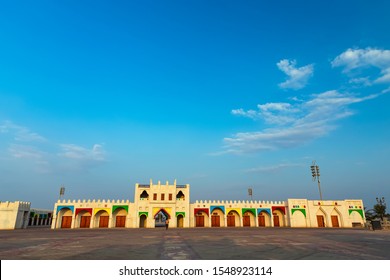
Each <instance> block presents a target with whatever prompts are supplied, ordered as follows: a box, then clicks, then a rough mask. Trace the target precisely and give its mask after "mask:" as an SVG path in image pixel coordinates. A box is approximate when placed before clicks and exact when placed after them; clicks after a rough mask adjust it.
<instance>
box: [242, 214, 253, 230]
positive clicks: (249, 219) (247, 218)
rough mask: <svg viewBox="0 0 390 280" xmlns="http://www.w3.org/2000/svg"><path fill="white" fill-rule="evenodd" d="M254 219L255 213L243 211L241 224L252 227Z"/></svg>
mask: <svg viewBox="0 0 390 280" xmlns="http://www.w3.org/2000/svg"><path fill="white" fill-rule="evenodd" d="M255 221H256V220H255V215H254V214H253V213H252V211H249V210H248V211H245V213H244V214H243V216H242V225H243V226H244V227H253V226H254V225H255Z"/></svg>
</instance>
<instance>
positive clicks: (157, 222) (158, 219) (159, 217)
mask: <svg viewBox="0 0 390 280" xmlns="http://www.w3.org/2000/svg"><path fill="white" fill-rule="evenodd" d="M170 218H171V217H170V215H169V214H168V212H167V211H166V210H165V209H163V208H162V209H160V211H158V212H157V213H156V214H155V215H154V227H165V221H166V220H167V219H170Z"/></svg>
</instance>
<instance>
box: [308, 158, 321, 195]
mask: <svg viewBox="0 0 390 280" xmlns="http://www.w3.org/2000/svg"><path fill="white" fill-rule="evenodd" d="M310 169H311V175H312V177H313V181H315V180H316V179H317V182H318V191H319V192H320V200H322V192H321V183H320V167H319V166H318V165H317V164H316V161H315V160H314V161H313V163H312V165H311V166H310Z"/></svg>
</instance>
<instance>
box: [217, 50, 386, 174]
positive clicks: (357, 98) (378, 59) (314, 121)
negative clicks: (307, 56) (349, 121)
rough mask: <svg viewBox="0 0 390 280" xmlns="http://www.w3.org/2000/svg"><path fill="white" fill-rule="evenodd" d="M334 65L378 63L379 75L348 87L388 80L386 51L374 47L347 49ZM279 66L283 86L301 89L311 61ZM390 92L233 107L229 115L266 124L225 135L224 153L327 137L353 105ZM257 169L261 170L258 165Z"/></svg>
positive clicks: (353, 66) (335, 94) (285, 62)
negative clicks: (252, 106) (258, 128)
mask: <svg viewBox="0 0 390 280" xmlns="http://www.w3.org/2000/svg"><path fill="white" fill-rule="evenodd" d="M331 65H332V67H344V69H343V72H344V73H350V72H351V71H353V70H354V69H360V68H367V67H376V68H379V69H380V74H379V76H378V75H377V76H376V77H375V78H373V77H372V75H371V76H367V75H364V76H354V77H353V78H351V79H350V84H349V85H350V86H351V88H355V89H356V88H357V87H368V86H371V85H372V84H373V83H376V84H379V83H387V82H390V51H389V50H379V49H374V48H367V49H348V50H347V51H345V52H343V53H341V54H340V55H339V56H337V57H336V58H335V59H334V60H333V61H332V62H331ZM277 66H278V67H279V69H280V70H282V71H283V72H284V73H286V75H287V76H288V79H287V80H286V81H285V82H284V83H282V84H279V86H280V87H281V88H292V89H300V88H302V87H304V86H305V85H306V84H307V81H308V79H309V78H310V77H311V76H312V74H313V65H312V64H310V65H306V66H303V67H299V68H297V67H296V61H295V60H287V59H284V60H281V61H280V62H278V63H277ZM378 92H379V91H378ZM388 92H390V87H389V88H387V89H385V90H382V91H381V92H379V93H376V94H368V95H367V94H365V95H362V94H357V93H351V92H349V91H348V90H343V91H340V90H330V91H324V92H322V93H319V94H312V95H310V96H307V97H300V98H299V99H298V98H296V97H290V98H289V102H270V103H265V104H259V105H257V108H256V109H250V110H244V109H243V108H239V109H234V110H232V111H231V113H232V114H233V115H236V116H242V117H247V118H250V119H252V120H255V121H259V120H261V121H263V122H264V124H265V128H263V129H261V130H258V131H255V132H240V133H236V134H234V135H233V136H231V137H226V138H224V140H223V141H224V144H225V145H224V150H223V151H222V152H220V153H214V155H221V154H226V153H235V154H242V153H250V152H256V151H264V150H277V149H283V148H291V147H297V146H300V145H303V144H305V143H307V142H311V141H313V140H314V139H317V138H320V137H323V136H325V135H328V134H329V133H330V132H331V131H333V130H334V129H336V128H337V126H338V121H339V120H341V119H344V118H347V117H350V116H352V115H354V114H355V112H354V111H353V110H352V108H351V105H353V104H355V103H361V102H364V101H367V100H370V99H374V98H377V97H378V96H380V95H382V94H385V93H388ZM260 170H261V169H260Z"/></svg>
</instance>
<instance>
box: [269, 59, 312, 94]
mask: <svg viewBox="0 0 390 280" xmlns="http://www.w3.org/2000/svg"><path fill="white" fill-rule="evenodd" d="M296 64H297V62H296V61H295V60H288V59H283V60H281V61H279V62H278V63H277V64H276V65H277V66H278V68H279V69H280V70H281V71H283V72H284V73H285V74H286V75H287V76H288V77H287V79H286V81H284V82H283V83H280V84H279V87H281V88H283V89H294V90H298V89H301V88H304V87H305V86H306V85H307V83H308V81H309V78H310V77H312V76H313V70H314V67H313V64H309V65H306V66H302V67H299V68H297V67H296Z"/></svg>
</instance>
